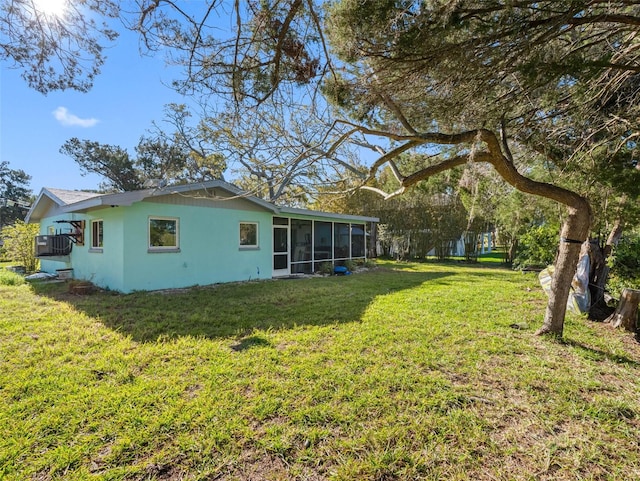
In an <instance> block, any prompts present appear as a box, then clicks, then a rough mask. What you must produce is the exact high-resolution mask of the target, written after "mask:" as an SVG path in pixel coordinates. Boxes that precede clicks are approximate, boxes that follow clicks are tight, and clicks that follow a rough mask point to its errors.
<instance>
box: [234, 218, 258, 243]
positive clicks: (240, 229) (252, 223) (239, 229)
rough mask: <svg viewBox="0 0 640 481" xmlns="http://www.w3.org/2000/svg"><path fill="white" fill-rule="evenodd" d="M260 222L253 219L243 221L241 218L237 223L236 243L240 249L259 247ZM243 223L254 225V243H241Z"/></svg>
mask: <svg viewBox="0 0 640 481" xmlns="http://www.w3.org/2000/svg"><path fill="white" fill-rule="evenodd" d="M259 224H260V223H259V222H254V221H244V220H241V221H240V222H239V223H238V245H239V246H240V249H259V248H260V225H259ZM243 225H254V226H255V227H256V243H255V244H243V243H242V226H243Z"/></svg>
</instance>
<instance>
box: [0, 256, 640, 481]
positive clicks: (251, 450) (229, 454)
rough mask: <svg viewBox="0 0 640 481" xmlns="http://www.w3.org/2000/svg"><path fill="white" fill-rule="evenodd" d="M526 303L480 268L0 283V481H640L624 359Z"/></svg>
mask: <svg viewBox="0 0 640 481" xmlns="http://www.w3.org/2000/svg"><path fill="white" fill-rule="evenodd" d="M544 307H545V297H544V294H543V293H542V291H541V289H540V288H539V287H538V284H537V279H536V277H535V276H534V275H530V274H528V275H525V274H521V273H518V272H512V271H508V270H504V269H500V268H499V267H493V266H492V265H491V264H485V265H476V266H467V265H464V264H460V263H458V264H456V263H448V264H435V263H424V264H394V263H384V264H383V267H382V268H380V269H377V270H374V271H370V272H368V273H362V274H357V275H352V276H345V277H329V278H314V279H302V280H279V281H263V282H252V283H245V284H234V285H219V286H214V287H202V288H193V289H189V290H182V291H171V292H158V293H135V294H131V295H119V294H115V293H110V292H99V293H94V294H92V295H84V296H78V295H70V294H67V293H66V285H65V284H63V283H51V284H44V283H42V284H32V285H29V284H24V285H2V286H0V479H3V480H20V481H22V480H33V481H48V480H58V479H64V480H93V479H104V480H120V479H123V480H166V481H169V480H171V481H174V480H182V479H184V480H263V479H264V480H294V479H295V480H325V479H327V480H379V481H382V480H396V479H397V480H416V479H431V480H467V479H473V480H575V479H584V480H604V479H610V480H622V479H625V480H631V479H640V404H639V400H640V385H639V383H638V379H640V345H639V344H637V343H636V341H635V340H634V339H633V338H632V337H631V336H630V335H629V334H625V333H622V332H618V331H613V330H611V329H609V328H608V327H606V326H603V325H600V324H595V323H590V322H588V321H586V320H584V319H582V318H577V317H573V318H570V319H568V321H567V326H566V328H565V342H564V343H559V342H556V341H553V340H550V339H546V338H538V337H535V336H533V332H534V330H535V329H536V327H538V326H539V324H540V323H541V321H542V317H543V312H544ZM514 324H517V326H516V327H518V328H514V327H511V326H512V325H514Z"/></svg>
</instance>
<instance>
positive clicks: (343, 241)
mask: <svg viewBox="0 0 640 481" xmlns="http://www.w3.org/2000/svg"><path fill="white" fill-rule="evenodd" d="M333 229H334V236H333V257H334V258H335V259H348V258H349V254H350V252H349V237H350V236H349V234H350V232H349V224H341V223H337V222H336V223H335V224H334V226H333Z"/></svg>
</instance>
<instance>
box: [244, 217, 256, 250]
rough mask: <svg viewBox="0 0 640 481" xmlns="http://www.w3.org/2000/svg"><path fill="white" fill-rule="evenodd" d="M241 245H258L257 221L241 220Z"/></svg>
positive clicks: (254, 246) (249, 246) (245, 246)
mask: <svg viewBox="0 0 640 481" xmlns="http://www.w3.org/2000/svg"><path fill="white" fill-rule="evenodd" d="M240 247H244V248H251V247H253V248H257V247H258V223H257V222H240Z"/></svg>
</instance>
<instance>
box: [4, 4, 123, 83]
mask: <svg viewBox="0 0 640 481" xmlns="http://www.w3.org/2000/svg"><path fill="white" fill-rule="evenodd" d="M43 3H44V2H40V3H39V2H38V1H36V0H0V60H6V61H8V62H9V63H10V64H11V65H12V66H13V67H14V68H17V69H20V70H22V77H23V78H24V79H25V81H26V82H27V84H28V85H29V86H30V87H32V88H34V89H35V90H37V91H39V92H41V93H43V94H46V93H48V92H51V91H54V90H65V89H74V90H79V91H81V92H86V91H88V90H89V89H90V88H91V87H92V86H93V79H94V78H95V76H96V75H98V74H99V73H100V67H101V66H102V65H103V63H104V60H105V55H104V48H105V46H108V45H109V44H110V43H111V42H113V41H114V40H115V39H116V37H117V35H118V34H117V32H116V31H115V30H113V29H112V28H110V27H109V25H108V23H107V22H108V21H110V20H113V19H115V18H118V17H119V16H120V13H121V12H120V7H119V2H115V1H112V0H73V1H69V2H66V4H65V8H64V12H46V11H44V10H43V9H42V8H41V7H42V4H43ZM94 16H98V17H102V18H104V19H105V20H104V21H103V22H98V21H96V20H95V19H94Z"/></svg>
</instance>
